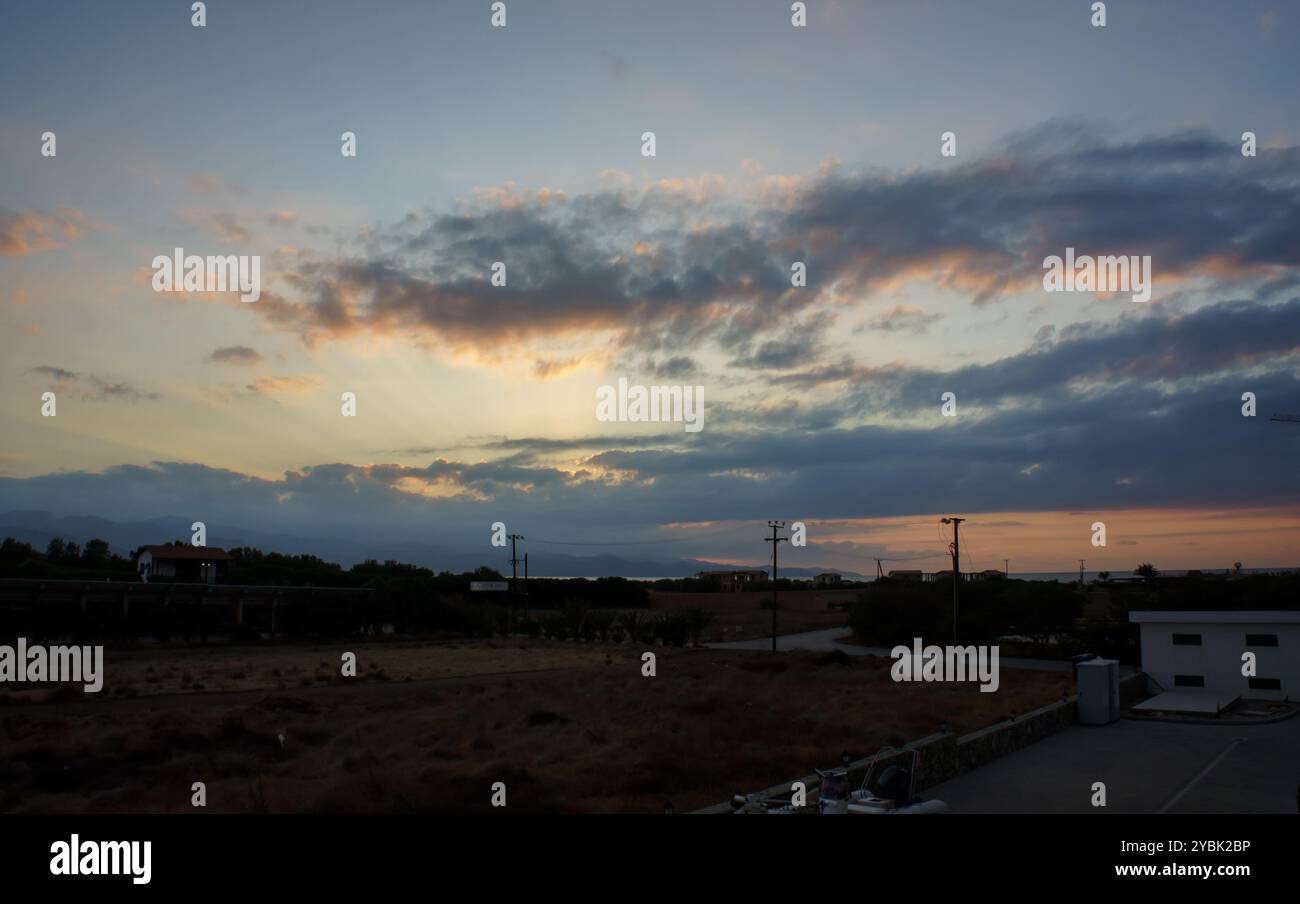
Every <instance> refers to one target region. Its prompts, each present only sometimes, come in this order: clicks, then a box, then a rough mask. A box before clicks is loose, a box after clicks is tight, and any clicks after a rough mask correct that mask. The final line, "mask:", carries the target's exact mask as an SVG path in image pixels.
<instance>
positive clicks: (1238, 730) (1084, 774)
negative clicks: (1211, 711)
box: [925, 717, 1300, 814]
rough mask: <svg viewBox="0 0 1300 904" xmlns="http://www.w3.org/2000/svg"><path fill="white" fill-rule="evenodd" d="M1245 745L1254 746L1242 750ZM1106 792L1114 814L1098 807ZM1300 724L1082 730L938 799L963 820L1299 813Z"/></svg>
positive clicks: (964, 779)
mask: <svg viewBox="0 0 1300 904" xmlns="http://www.w3.org/2000/svg"><path fill="white" fill-rule="evenodd" d="M1238 738H1244V740H1240V741H1239V740H1237V739H1238ZM1096 781H1101V782H1105V783H1106V796H1107V806H1106V809H1105V810H1100V809H1094V808H1093V807H1092V805H1091V802H1090V801H1091V797H1092V783H1093V782H1096ZM1297 786H1300V717H1296V718H1291V719H1287V720H1286V721H1283V722H1273V723H1269V724H1265V725H1253V726H1241V725H1236V726H1219V725H1187V724H1175V723H1167V722H1147V721H1140V720H1134V719H1123V720H1121V721H1119V722H1117V723H1115V724H1112V725H1104V726H1085V725H1075V726H1072V727H1071V728H1067V729H1066V730H1065V731H1062V732H1060V733H1058V734H1055V735H1052V736H1051V737H1049V738H1046V739H1044V740H1042V741H1039V742H1038V743H1036V744H1032V745H1030V746H1029V747H1026V748H1024V749H1023V750H1020V751H1017V752H1016V753H1013V754H1010V755H1008V756H1005V757H1003V758H1001V759H999V760H995V761H994V762H992V763H990V764H988V765H987V766H983V767H981V768H979V769H976V770H975V771H974V772H971V773H968V774H966V775H963V776H960V777H958V778H955V779H953V780H952V781H949V782H944V783H943V784H941V785H937V786H935V787H933V788H930V789H928V790H927V791H926V792H925V795H926V796H927V797H937V798H939V799H940V800H943V801H946V802H947V803H948V805H949V807H950V808H951V810H952V812H955V813H1090V812H1112V813H1114V812H1121V813H1159V812H1166V813H1292V814H1294V813H1295V812H1296V790H1297Z"/></svg>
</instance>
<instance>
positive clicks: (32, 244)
mask: <svg viewBox="0 0 1300 904" xmlns="http://www.w3.org/2000/svg"><path fill="white" fill-rule="evenodd" d="M92 225H93V224H92V223H91V222H90V219H89V218H88V217H87V216H86V215H85V214H84V213H82V212H81V211H79V210H77V209H76V208H75V207H60V208H59V209H58V210H57V211H55V212H53V213H46V212H42V211H39V210H21V211H12V210H9V209H7V208H4V207H0V255H3V256H5V257H27V256H29V255H32V254H37V253H39V252H41V251H50V250H52V249H55V248H62V247H63V246H64V245H66V244H67V243H68V242H72V241H75V240H76V239H78V238H79V237H80V236H81V234H82V233H83V232H84V231H85V230H87V229H89V228H92Z"/></svg>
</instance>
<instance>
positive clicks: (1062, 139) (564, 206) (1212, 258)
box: [255, 126, 1300, 367]
mask: <svg viewBox="0 0 1300 904" xmlns="http://www.w3.org/2000/svg"><path fill="white" fill-rule="evenodd" d="M1092 134H1093V133H1088V132H1084V131H1082V130H1078V129H1068V128H1057V127H1055V126H1053V127H1050V128H1044V129H1042V130H1039V131H1037V132H1033V133H1027V134H1025V135H1021V136H1017V137H1016V138H1014V139H1013V140H1011V141H1010V142H1008V144H1007V146H1006V147H1005V148H1003V149H1001V150H1000V151H999V152H998V153H995V154H993V155H991V156H990V157H988V158H986V159H982V160H978V161H974V162H971V163H968V164H963V165H958V166H954V167H950V168H943V169H938V168H937V169H933V170H923V171H918V172H908V173H905V174H895V173H885V174H881V173H867V174H862V173H849V174H839V173H831V174H829V175H825V176H823V177H821V178H819V179H818V180H817V181H815V182H814V183H813V184H812V185H811V187H809V188H807V189H801V190H797V191H794V192H792V193H791V194H789V195H788V196H786V197H784V198H782V199H780V203H773V204H770V205H766V206H763V205H760V206H754V205H752V204H748V205H747V204H745V203H742V202H740V201H738V200H726V199H723V200H707V199H703V198H700V197H696V196H693V195H690V194H687V193H681V192H670V191H665V190H658V189H655V190H647V191H643V192H634V191H630V190H607V191H602V192H596V193H592V194H583V195H578V196H574V197H567V196H559V195H547V196H538V197H530V198H521V197H511V198H509V199H507V201H505V202H502V203H491V202H490V201H485V202H484V203H482V204H479V205H476V206H470V207H468V208H466V209H464V210H459V211H457V212H454V213H447V212H433V211H428V212H422V213H418V214H412V215H410V216H408V217H406V218H405V219H403V220H401V221H399V222H397V223H395V224H391V225H387V226H380V227H378V228H376V229H374V230H372V232H371V236H372V237H371V239H370V241H369V245H368V246H367V252H366V254H365V255H363V256H361V257H358V258H355V259H347V260H335V261H327V262H311V263H308V264H305V265H303V267H302V269H301V270H300V271H298V272H297V273H296V274H294V276H293V277H292V278H291V280H290V281H289V284H290V286H291V287H292V289H293V292H292V294H291V296H286V297H277V296H272V297H270V298H269V299H267V298H266V297H265V296H264V302H263V303H260V304H258V305H256V306H255V311H256V313H258V314H260V315H261V316H263V317H265V318H267V319H268V321H269V322H271V323H272V324H273V325H275V326H277V327H280V328H282V329H287V330H293V331H297V332H298V333H300V334H301V335H303V336H304V338H306V339H307V340H308V341H316V340H318V339H320V338H321V337H327V336H341V335H347V334H349V333H351V332H354V331H362V330H374V331H387V332H401V333H404V334H407V333H413V334H417V335H418V334H420V333H427V334H429V335H431V336H437V337H440V338H441V339H443V340H446V341H450V342H453V343H465V344H471V345H477V346H483V347H487V346H497V345H499V344H501V343H503V342H510V341H514V340H525V339H530V338H535V337H541V336H555V335H562V334H567V333H586V332H593V331H598V330H602V331H603V330H612V331H614V332H615V333H616V334H617V336H618V337H619V338H618V342H619V343H620V344H621V345H623V346H625V347H636V348H638V349H641V350H643V351H648V352H652V353H653V352H659V351H669V350H674V349H680V348H681V347H682V346H683V345H686V346H690V347H697V344H698V343H702V342H707V341H716V342H717V343H718V344H719V345H720V346H722V347H724V348H733V349H734V348H743V349H745V350H744V351H743V352H742V353H741V354H740V355H738V356H737V360H738V366H756V367H782V366H788V365H790V364H791V363H793V362H794V361H795V359H796V358H802V354H801V349H800V343H801V342H803V341H804V340H803V339H802V338H801V330H803V329H804V327H802V326H800V324H803V323H807V322H809V319H808V318H809V317H810V316H820V315H821V314H822V313H824V312H823V311H821V310H820V309H823V308H826V307H828V306H833V305H834V304H835V302H834V301H833V300H832V299H830V298H829V297H828V296H826V295H824V294H823V292H822V289H823V288H825V287H828V286H831V285H832V284H834V285H836V287H837V289H836V293H837V296H838V297H856V298H861V297H866V296H869V295H871V294H873V293H876V292H879V291H881V290H883V289H885V288H888V287H889V286H890V285H891V284H892V283H894V282H895V281H897V280H900V279H904V278H911V277H913V276H925V277H927V278H931V279H936V280H938V281H939V282H940V283H941V284H943V285H946V286H948V287H950V288H953V289H955V290H958V291H961V292H964V293H965V294H966V295H967V296H968V297H969V298H971V300H972V301H975V302H977V303H985V302H989V301H992V300H994V299H996V298H998V297H999V296H1000V295H1002V294H1004V293H1006V292H1009V291H1012V290H1020V289H1024V288H1033V287H1035V286H1038V285H1041V278H1042V272H1043V271H1042V261H1043V259H1044V258H1045V257H1047V256H1049V255H1053V254H1061V253H1063V251H1064V249H1065V248H1066V247H1067V246H1071V247H1075V248H1077V249H1079V251H1080V253H1089V254H1125V255H1151V257H1152V266H1153V269H1154V271H1155V273H1156V274H1157V276H1159V277H1178V276H1185V275H1190V274H1197V275H1206V276H1209V277H1210V278H1211V279H1217V280H1221V281H1235V280H1241V279H1246V278H1259V279H1261V280H1262V279H1263V278H1265V277H1268V278H1269V279H1270V280H1271V282H1270V283H1269V285H1272V286H1274V288H1275V287H1276V284H1277V283H1279V282H1281V283H1287V284H1289V283H1291V282H1294V281H1295V279H1296V273H1295V269H1296V266H1297V264H1300V246H1297V244H1296V242H1295V238H1294V237H1295V235H1297V234H1300V149H1296V148H1283V149H1276V150H1263V151H1261V153H1260V155H1259V156H1258V157H1256V158H1243V157H1242V156H1241V155H1240V153H1239V147H1238V145H1236V144H1235V143H1232V142H1227V141H1222V140H1220V139H1218V138H1215V137H1212V136H1208V135H1204V134H1200V133H1189V134H1181V135H1174V136H1163V137H1153V138H1149V139H1145V140H1143V141H1137V142H1132V143H1129V144H1122V145H1111V144H1105V143H1101V142H1099V141H1098V140H1097V139H1095V138H1093V137H1090V136H1091V135H1092ZM794 260H802V261H804V262H806V263H807V265H808V274H809V286H808V288H806V289H794V288H792V287H791V286H790V269H789V268H790V264H791V262H792V261H794ZM494 261H502V262H504V263H506V265H507V274H508V279H507V285H506V286H504V287H494V286H492V285H491V284H490V281H489V273H490V267H491V265H492V263H493V262H494ZM267 301H269V302H270V303H267ZM814 310H817V311H818V314H817V315H813V313H812V312H813V311H814ZM805 315H807V316H805ZM908 321H909V318H908V317H906V316H901V315H900V316H899V317H895V318H893V319H892V320H891V321H887V322H886V323H885V324H883V328H887V329H888V328H891V327H897V326H902V325H904V324H907V323H908ZM921 325H923V324H922V323H921V322H920V321H918V320H916V319H915V318H911V319H910V326H911V327H912V328H918V327H919V326H921ZM673 353H679V352H673Z"/></svg>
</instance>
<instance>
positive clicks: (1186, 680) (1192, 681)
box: [1174, 675, 1205, 687]
mask: <svg viewBox="0 0 1300 904" xmlns="http://www.w3.org/2000/svg"><path fill="white" fill-rule="evenodd" d="M1174 687H1205V676H1204V675H1175V676H1174Z"/></svg>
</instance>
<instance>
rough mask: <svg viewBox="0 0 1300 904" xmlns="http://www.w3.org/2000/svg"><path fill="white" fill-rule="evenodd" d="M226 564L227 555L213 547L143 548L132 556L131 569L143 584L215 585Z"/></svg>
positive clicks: (223, 572) (228, 557)
mask: <svg viewBox="0 0 1300 904" xmlns="http://www.w3.org/2000/svg"><path fill="white" fill-rule="evenodd" d="M229 561H230V555H229V553H227V552H226V551H225V550H224V549H218V548H217V547H215V546H145V547H142V548H141V550H140V554H139V555H138V556H136V559H135V569H136V571H137V572H139V574H140V580H142V581H144V582H145V583H149V582H151V581H153V582H157V581H173V582H175V583H178V584H216V583H219V582H220V579H221V578H222V577H223V576H224V575H225V571H226V568H227V567H228V566H227V563H228V562H229Z"/></svg>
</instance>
